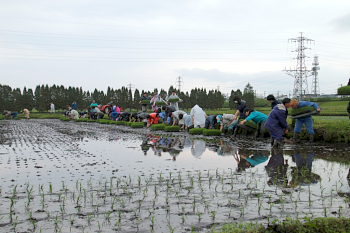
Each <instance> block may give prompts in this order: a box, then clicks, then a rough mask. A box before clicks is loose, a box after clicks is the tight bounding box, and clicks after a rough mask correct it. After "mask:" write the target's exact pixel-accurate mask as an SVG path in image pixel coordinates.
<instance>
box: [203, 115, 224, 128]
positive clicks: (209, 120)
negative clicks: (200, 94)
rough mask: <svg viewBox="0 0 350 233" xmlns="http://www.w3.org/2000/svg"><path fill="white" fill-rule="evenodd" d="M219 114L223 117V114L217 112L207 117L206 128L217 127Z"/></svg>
mask: <svg viewBox="0 0 350 233" xmlns="http://www.w3.org/2000/svg"><path fill="white" fill-rule="evenodd" d="M217 116H220V117H221V115H216V114H214V115H210V116H208V117H207V118H206V119H205V126H204V127H205V128H206V129H215V123H216V121H217ZM219 119H220V118H219Z"/></svg>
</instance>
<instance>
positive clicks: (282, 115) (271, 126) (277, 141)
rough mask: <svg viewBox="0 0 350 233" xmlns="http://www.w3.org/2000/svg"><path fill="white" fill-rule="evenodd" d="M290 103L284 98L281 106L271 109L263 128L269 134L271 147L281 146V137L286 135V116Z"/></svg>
mask: <svg viewBox="0 0 350 233" xmlns="http://www.w3.org/2000/svg"><path fill="white" fill-rule="evenodd" d="M290 101H291V100H290V99H289V98H284V99H283V100H282V103H281V104H277V105H276V106H275V107H274V108H273V109H272V111H271V112H270V114H269V116H268V117H267V119H266V122H265V128H266V129H267V130H268V131H269V132H270V135H271V145H272V146H275V147H279V146H282V135H283V134H284V133H288V129H289V126H288V124H287V115H288V108H289V107H290Z"/></svg>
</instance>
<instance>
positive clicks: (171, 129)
mask: <svg viewBox="0 0 350 233" xmlns="http://www.w3.org/2000/svg"><path fill="white" fill-rule="evenodd" d="M164 131H166V132H179V131H180V127H179V126H165V127H164Z"/></svg>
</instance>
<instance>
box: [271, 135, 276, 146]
mask: <svg viewBox="0 0 350 233" xmlns="http://www.w3.org/2000/svg"><path fill="white" fill-rule="evenodd" d="M274 141H275V139H274V138H273V137H271V146H273V143H274Z"/></svg>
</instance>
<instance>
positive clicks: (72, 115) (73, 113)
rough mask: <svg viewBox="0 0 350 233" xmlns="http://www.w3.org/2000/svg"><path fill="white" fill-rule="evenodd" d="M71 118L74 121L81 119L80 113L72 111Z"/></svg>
mask: <svg viewBox="0 0 350 233" xmlns="http://www.w3.org/2000/svg"><path fill="white" fill-rule="evenodd" d="M70 118H71V119H73V120H77V119H79V113H78V112H77V110H74V109H72V110H70Z"/></svg>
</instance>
